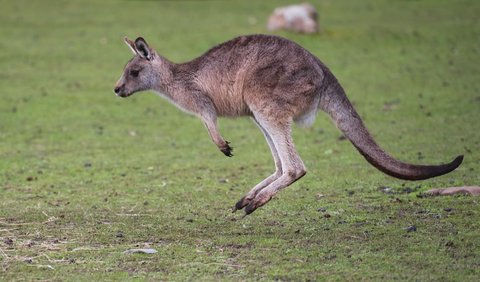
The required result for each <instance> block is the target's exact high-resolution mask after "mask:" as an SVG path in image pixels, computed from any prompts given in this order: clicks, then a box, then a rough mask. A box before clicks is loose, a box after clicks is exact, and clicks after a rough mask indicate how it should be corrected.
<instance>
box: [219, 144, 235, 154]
mask: <svg viewBox="0 0 480 282" xmlns="http://www.w3.org/2000/svg"><path fill="white" fill-rule="evenodd" d="M228 144H230V142H228V141H225V145H223V146H222V147H220V151H222V153H223V154H225V156H227V157H233V154H232V152H233V148H232V147H230V145H228Z"/></svg>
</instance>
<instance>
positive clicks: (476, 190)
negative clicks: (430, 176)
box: [425, 186, 480, 196]
mask: <svg viewBox="0 0 480 282" xmlns="http://www.w3.org/2000/svg"><path fill="white" fill-rule="evenodd" d="M425 194H427V195H432V196H448V195H455V194H466V195H472V196H479V195H480V187H479V186H461V187H449V188H444V189H443V188H442V189H432V190H428V191H427V192H425Z"/></svg>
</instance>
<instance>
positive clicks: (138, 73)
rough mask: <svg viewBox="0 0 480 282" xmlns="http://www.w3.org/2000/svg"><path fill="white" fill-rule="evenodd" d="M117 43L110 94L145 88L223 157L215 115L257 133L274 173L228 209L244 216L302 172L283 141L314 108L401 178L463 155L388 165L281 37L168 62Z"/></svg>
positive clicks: (315, 64) (326, 83) (327, 75)
mask: <svg viewBox="0 0 480 282" xmlns="http://www.w3.org/2000/svg"><path fill="white" fill-rule="evenodd" d="M124 41H125V43H126V44H127V45H128V46H129V47H130V49H131V50H132V52H133V54H134V55H135V56H134V57H133V58H132V59H131V60H130V61H129V62H128V63H127V64H126V66H125V68H124V70H123V74H122V76H121V77H120V79H119V80H118V82H117V83H116V85H115V88H114V92H115V94H116V95H118V96H120V97H128V96H130V95H132V94H133V93H135V92H138V91H145V90H153V91H155V92H157V93H159V94H160V95H161V96H163V97H165V98H167V99H168V100H170V101H171V102H172V103H173V104H175V105H176V106H177V107H179V108H180V109H182V110H184V111H185V112H187V113H191V114H193V115H196V116H197V117H198V118H200V119H201V120H202V121H203V123H204V124H205V126H206V128H207V131H208V133H209V135H210V137H211V139H212V141H213V142H214V143H215V144H216V145H217V147H218V148H219V149H220V151H221V152H222V153H223V154H225V155H226V156H228V157H231V156H232V147H231V146H230V145H229V144H230V143H229V142H228V141H225V139H224V138H223V137H222V135H220V132H219V130H218V127H217V117H219V116H220V117H231V118H234V117H240V116H248V117H251V119H252V120H253V122H254V123H255V124H256V125H257V126H258V128H259V129H260V130H261V131H262V133H263V135H264V137H265V139H266V141H267V143H268V145H269V147H270V150H271V153H272V156H273V160H274V162H275V168H276V170H275V172H274V173H273V174H272V175H270V176H268V177H267V178H265V179H264V180H263V181H261V182H260V183H258V184H257V185H256V186H255V187H253V189H251V190H250V192H248V193H247V194H246V195H245V196H244V197H243V198H241V199H240V200H239V201H238V202H237V203H236V204H235V207H234V208H233V211H234V212H235V211H236V210H240V209H243V208H245V210H244V211H245V215H248V214H250V213H252V212H253V211H255V210H256V209H258V208H259V207H261V206H263V205H265V204H266V203H267V202H268V201H270V199H271V198H272V197H273V196H274V195H275V194H277V192H279V191H280V190H281V189H283V188H285V187H287V186H289V185H291V184H292V183H294V182H295V181H297V180H298V179H300V178H301V177H303V176H304V175H305V173H306V168H305V165H304V163H303V161H302V159H301V158H300V156H299V155H298V153H297V151H296V150H295V146H294V144H293V140H292V136H291V126H292V124H293V122H296V123H300V124H304V125H310V124H312V122H313V121H314V119H315V116H316V114H317V112H318V111H319V110H323V111H324V112H326V113H327V114H329V115H330V117H331V118H332V120H333V121H334V123H335V124H336V125H337V127H338V128H339V129H340V130H341V131H342V132H343V134H344V136H345V137H346V138H348V140H350V142H351V143H352V144H353V146H355V148H356V149H357V150H358V151H359V152H360V153H361V154H362V155H363V156H364V157H365V159H366V160H367V161H368V162H369V163H370V164H372V165H373V166H374V167H376V168H377V169H379V170H380V171H382V172H384V173H386V174H388V175H390V176H393V177H396V178H399V179H405V180H422V179H427V178H431V177H435V176H439V175H443V174H446V173H449V172H451V171H453V170H454V169H456V168H457V167H458V166H459V165H460V164H461V163H462V161H463V155H460V156H458V157H456V158H455V159H454V160H453V161H452V162H450V163H448V164H442V165H415V164H409V163H404V162H401V161H399V160H396V159H394V158H393V157H392V156H390V155H389V154H388V153H386V152H385V151H384V150H383V149H381V148H380V147H379V145H377V143H376V142H375V140H374V139H373V137H372V136H371V135H370V133H369V132H368V130H367V128H366V127H365V126H364V124H363V122H362V119H361V118H360V116H359V115H358V113H357V112H356V110H355V109H354V107H353V106H352V104H351V103H350V101H349V100H348V98H347V96H346V94H345V92H344V90H343V88H342V86H340V84H339V82H338V81H337V79H336V78H335V77H334V75H333V74H332V73H331V71H330V70H329V69H328V68H327V67H326V66H325V65H324V64H323V63H322V62H321V61H320V60H319V59H318V58H316V57H315V56H314V55H312V54H311V53H310V52H308V51H307V50H305V49H304V48H302V47H301V46H299V45H298V44H296V43H294V42H292V41H289V40H287V39H285V38H281V37H277V36H272V35H248V36H240V37H237V38H234V39H232V40H230V41H227V42H225V43H222V44H219V45H217V46H215V47H213V48H212V49H210V50H209V51H207V52H206V53H205V54H203V55H202V56H200V57H198V58H196V59H194V60H192V61H189V62H186V63H180V64H176V63H173V62H170V61H169V60H167V59H166V58H164V57H162V56H161V55H159V54H158V53H157V52H156V51H155V50H154V49H152V48H150V47H149V45H148V44H147V42H146V41H145V39H143V38H142V37H139V38H137V39H136V40H135V41H131V40H129V39H128V38H126V37H125V38H124Z"/></svg>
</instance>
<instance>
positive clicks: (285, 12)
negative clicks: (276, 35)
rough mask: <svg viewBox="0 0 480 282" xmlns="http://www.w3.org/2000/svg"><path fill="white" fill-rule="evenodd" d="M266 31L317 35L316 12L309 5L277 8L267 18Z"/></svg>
mask: <svg viewBox="0 0 480 282" xmlns="http://www.w3.org/2000/svg"><path fill="white" fill-rule="evenodd" d="M267 29H268V30H269V31H274V30H280V29H285V30H291V31H295V32H299V33H317V32H318V31H319V24H318V13H317V10H316V9H315V7H313V6H312V5H311V4H310V3H303V4H299V5H291V6H285V7H278V8H276V9H275V10H274V11H273V13H272V14H271V15H270V17H269V18H268V23H267Z"/></svg>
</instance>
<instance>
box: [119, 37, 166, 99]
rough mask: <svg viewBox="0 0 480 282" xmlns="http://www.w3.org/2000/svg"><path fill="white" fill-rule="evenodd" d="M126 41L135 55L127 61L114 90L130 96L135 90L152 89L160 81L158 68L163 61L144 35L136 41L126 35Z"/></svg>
mask: <svg viewBox="0 0 480 282" xmlns="http://www.w3.org/2000/svg"><path fill="white" fill-rule="evenodd" d="M124 41H125V43H126V44H127V46H128V47H130V49H131V50H132V52H133V54H135V57H133V58H132V59H131V60H130V61H129V62H128V63H127V65H126V66H125V68H124V69H123V74H122V76H121V77H120V79H119V80H118V81H117V84H115V88H114V90H113V91H114V92H115V94H117V96H120V97H128V96H130V95H132V94H133V93H135V92H138V91H143V90H149V89H152V88H153V87H154V86H155V85H156V84H157V83H158V79H159V78H158V77H159V74H158V70H159V64H160V63H161V62H160V61H161V59H160V58H159V56H158V55H157V53H156V52H155V50H153V49H151V48H150V47H149V46H148V44H147V42H146V41H145V39H143V38H142V37H139V38H137V39H136V40H135V42H133V41H131V40H129V39H128V38H126V37H125V38H124ZM160 68H161V67H160Z"/></svg>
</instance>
